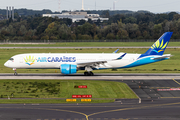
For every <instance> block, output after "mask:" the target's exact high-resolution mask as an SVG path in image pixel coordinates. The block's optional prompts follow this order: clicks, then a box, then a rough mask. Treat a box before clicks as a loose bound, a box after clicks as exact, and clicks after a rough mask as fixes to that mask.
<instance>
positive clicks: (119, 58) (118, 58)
mask: <svg viewBox="0 0 180 120" xmlns="http://www.w3.org/2000/svg"><path fill="white" fill-rule="evenodd" d="M126 54H127V53H124V54H123V55H121V56H120V57H119V58H117V59H116V60H120V59H122V58H123V57H124V56H125V55H126Z"/></svg>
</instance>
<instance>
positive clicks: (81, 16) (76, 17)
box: [43, 12, 109, 22]
mask: <svg viewBox="0 0 180 120" xmlns="http://www.w3.org/2000/svg"><path fill="white" fill-rule="evenodd" d="M43 17H58V18H59V19H63V18H69V19H72V22H79V21H80V20H85V21H88V19H91V20H92V21H94V22H96V21H97V20H100V21H101V22H103V21H107V20H109V18H101V17H100V16H99V14H87V12H64V13H62V14H43Z"/></svg>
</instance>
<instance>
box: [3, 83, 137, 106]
mask: <svg viewBox="0 0 180 120" xmlns="http://www.w3.org/2000/svg"><path fill="white" fill-rule="evenodd" d="M76 85H77V86H78V85H87V88H86V89H80V88H74V86H76ZM0 91H1V93H0V97H1V98H8V96H9V97H10V98H22V99H11V100H7V99H0V103H66V101H65V99H66V98H72V95H92V103H101V102H112V101H114V99H116V98H118V99H120V98H128V99H133V98H137V96H136V95H135V94H134V93H133V91H132V90H131V89H130V88H129V87H128V86H127V85H126V84H125V83H121V82H112V81H106V82H104V81H84V80H76V81H71V80H39V81H37V80H8V81H7V80H0ZM23 98H59V99H51V100H49V99H23ZM63 98H64V99H63ZM77 102H80V99H78V100H77Z"/></svg>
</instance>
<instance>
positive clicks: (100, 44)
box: [0, 40, 180, 47]
mask: <svg viewBox="0 0 180 120" xmlns="http://www.w3.org/2000/svg"><path fill="white" fill-rule="evenodd" d="M154 42H156V40H154ZM154 42H62V43H51V44H43V43H40V44H13V43H12V44H0V47H82V46H83V47H127V46H129V47H131V46H149V47H150V46H151V45H152V44H153V43H154ZM168 46H180V42H170V43H169V45H168Z"/></svg>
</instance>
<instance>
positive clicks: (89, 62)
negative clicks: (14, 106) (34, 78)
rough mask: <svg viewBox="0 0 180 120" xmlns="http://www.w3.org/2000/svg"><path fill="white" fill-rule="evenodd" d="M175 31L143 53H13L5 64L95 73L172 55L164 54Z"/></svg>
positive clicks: (15, 67) (26, 67)
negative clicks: (94, 71) (95, 71)
mask: <svg viewBox="0 0 180 120" xmlns="http://www.w3.org/2000/svg"><path fill="white" fill-rule="evenodd" d="M171 36H172V32H166V33H164V34H163V35H162V36H161V37H160V38H159V39H158V40H157V41H156V42H155V43H154V44H153V45H152V46H151V47H150V48H149V50H148V51H147V52H145V53H144V54H129V53H116V51H115V53H101V54H95V53H53V54H52V53H28V54H18V55H15V56H13V57H11V58H10V59H9V60H8V61H7V62H6V63H5V64H4V66H6V67H9V68H13V70H15V73H14V75H17V73H16V69H60V71H61V73H62V74H74V73H76V72H77V71H78V70H85V72H84V75H93V72H92V71H93V70H102V69H122V68H130V67H135V66H140V65H144V64H149V63H154V62H158V61H162V60H166V59H169V58H170V57H171V54H166V55H163V53H164V51H165V49H166V47H167V45H168V43H169V40H170V38H171Z"/></svg>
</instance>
